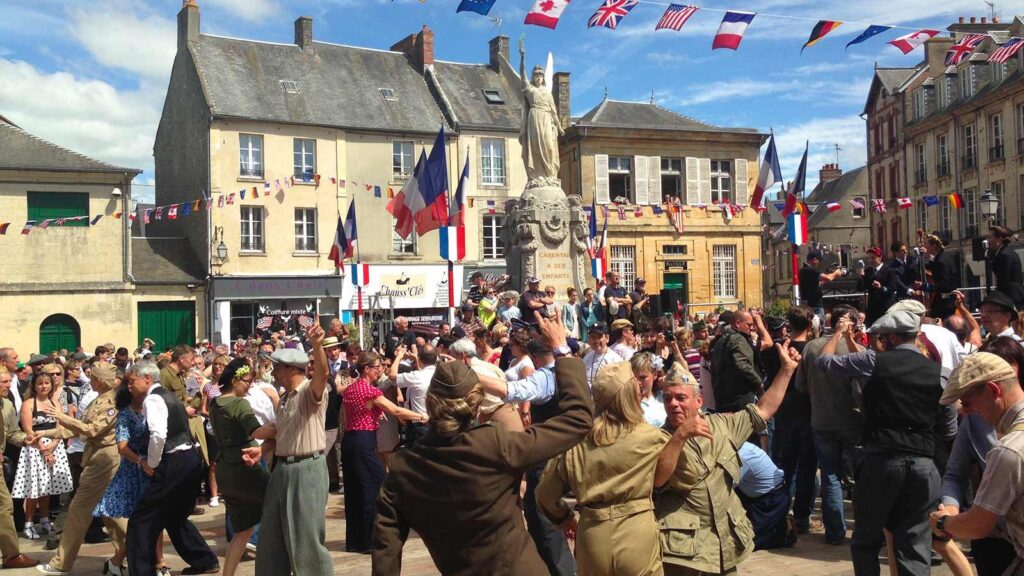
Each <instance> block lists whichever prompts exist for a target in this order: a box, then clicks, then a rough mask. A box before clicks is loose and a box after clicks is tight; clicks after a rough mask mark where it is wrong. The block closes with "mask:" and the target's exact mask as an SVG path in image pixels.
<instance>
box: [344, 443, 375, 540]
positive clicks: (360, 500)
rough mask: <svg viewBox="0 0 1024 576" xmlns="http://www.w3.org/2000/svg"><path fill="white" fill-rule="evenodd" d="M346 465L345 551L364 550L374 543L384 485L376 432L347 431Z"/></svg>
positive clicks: (345, 445)
mask: <svg viewBox="0 0 1024 576" xmlns="http://www.w3.org/2000/svg"><path fill="white" fill-rule="evenodd" d="M341 454H342V456H341V457H342V459H343V460H344V461H345V467H344V468H342V469H341V473H342V475H343V477H344V481H345V550H346V551H348V552H363V551H366V550H369V549H370V548H371V547H372V546H373V521H374V518H376V516H377V495H378V494H380V487H381V486H383V485H384V465H383V464H382V463H381V461H380V458H377V433H376V432H374V431H367V430H346V431H345V436H344V437H343V438H342V439H341Z"/></svg>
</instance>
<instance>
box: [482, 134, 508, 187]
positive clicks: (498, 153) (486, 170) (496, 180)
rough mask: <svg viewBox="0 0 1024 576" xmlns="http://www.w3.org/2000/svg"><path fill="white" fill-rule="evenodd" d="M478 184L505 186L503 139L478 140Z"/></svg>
mask: <svg viewBox="0 0 1024 576" xmlns="http://www.w3.org/2000/svg"><path fill="white" fill-rule="evenodd" d="M480 184H481V185H483V186H505V139H504V138H481V139H480Z"/></svg>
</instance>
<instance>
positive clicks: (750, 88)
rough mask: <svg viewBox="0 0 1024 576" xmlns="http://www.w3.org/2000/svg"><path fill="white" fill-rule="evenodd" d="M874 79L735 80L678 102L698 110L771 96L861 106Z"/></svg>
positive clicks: (692, 89) (700, 87) (696, 87)
mask: <svg viewBox="0 0 1024 576" xmlns="http://www.w3.org/2000/svg"><path fill="white" fill-rule="evenodd" d="M870 85H871V78H870V77H864V78H856V79H853V80H849V79H846V78H841V79H838V80H835V79H818V80H778V81H773V80H754V79H750V78H738V79H736V80H727V81H717V82H710V83H707V84H691V85H689V86H687V91H688V92H689V94H688V95H686V96H683V97H681V98H680V99H679V100H678V104H679V105H680V106H696V105H701V104H710V103H717V102H721V101H723V100H737V99H739V100H742V99H751V98H764V97H767V96H771V97H773V98H776V99H779V100H785V101H790V102H807V103H811V104H814V103H817V102H821V103H826V104H828V105H835V104H860V103H863V101H864V99H865V98H866V95H867V92H868V88H869V87H870Z"/></svg>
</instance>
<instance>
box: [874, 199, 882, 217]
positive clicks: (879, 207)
mask: <svg viewBox="0 0 1024 576" xmlns="http://www.w3.org/2000/svg"><path fill="white" fill-rule="evenodd" d="M872 203H873V204H874V205H875V212H878V213H879V214H885V200H882V199H881V198H875V199H874V200H872Z"/></svg>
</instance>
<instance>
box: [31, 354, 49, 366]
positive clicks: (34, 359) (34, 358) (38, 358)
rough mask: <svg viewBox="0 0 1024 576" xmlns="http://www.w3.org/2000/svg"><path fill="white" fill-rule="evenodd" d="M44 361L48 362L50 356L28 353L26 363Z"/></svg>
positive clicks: (32, 364)
mask: <svg viewBox="0 0 1024 576" xmlns="http://www.w3.org/2000/svg"><path fill="white" fill-rule="evenodd" d="M44 362H47V363H48V362H50V357H49V356H43V355H42V354H29V355H28V365H29V366H36V365H38V364H42V363H44Z"/></svg>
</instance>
